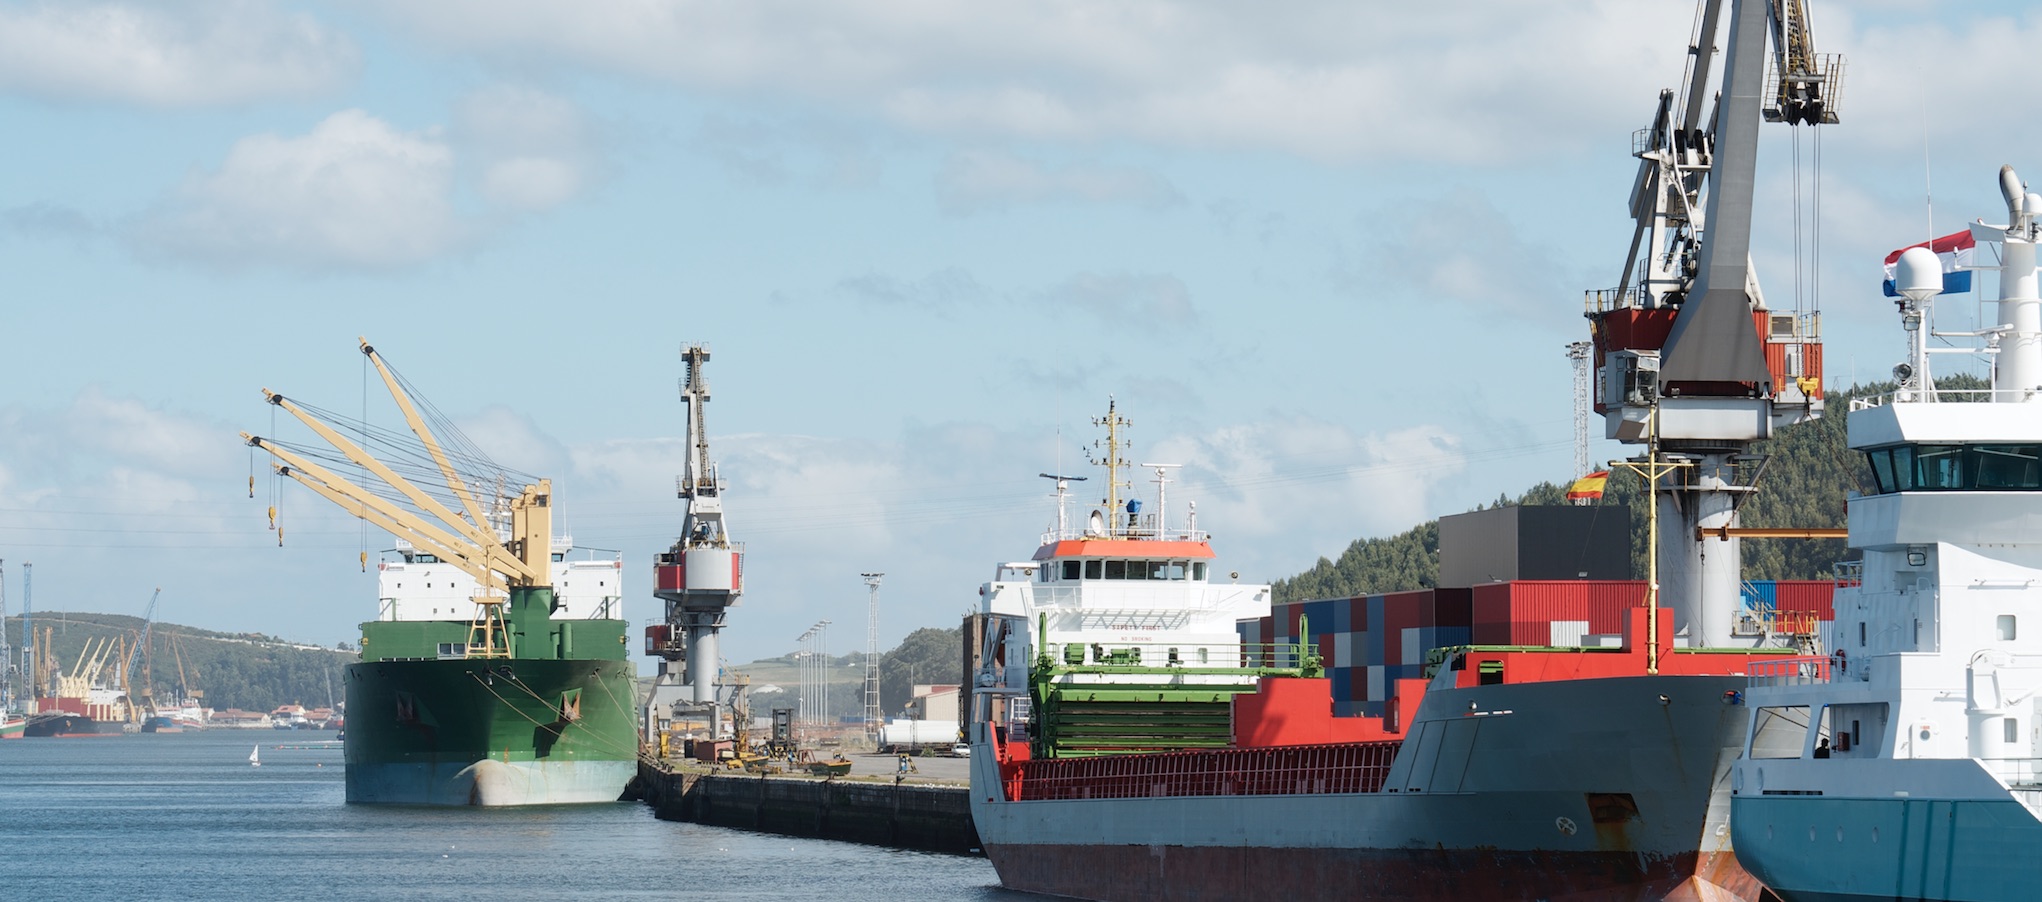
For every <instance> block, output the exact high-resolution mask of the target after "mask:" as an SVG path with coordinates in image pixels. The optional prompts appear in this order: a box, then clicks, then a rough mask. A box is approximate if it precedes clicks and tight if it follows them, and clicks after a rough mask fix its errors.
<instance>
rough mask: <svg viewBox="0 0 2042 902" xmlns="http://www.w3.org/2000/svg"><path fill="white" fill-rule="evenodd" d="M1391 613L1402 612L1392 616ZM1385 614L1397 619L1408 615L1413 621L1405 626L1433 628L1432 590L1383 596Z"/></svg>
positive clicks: (1387, 616)
mask: <svg viewBox="0 0 2042 902" xmlns="http://www.w3.org/2000/svg"><path fill="white" fill-rule="evenodd" d="M1391 611H1398V612H1401V613H1399V614H1391V613H1390V612H1391ZM1383 614H1384V616H1385V617H1386V618H1395V617H1399V616H1404V615H1405V614H1408V615H1409V616H1410V617H1412V618H1413V619H1412V620H1411V622H1409V623H1406V624H1404V625H1405V626H1433V625H1434V624H1433V622H1432V590H1431V589H1416V590H1413V591H1409V592H1391V593H1389V594H1387V595H1384V596H1383Z"/></svg>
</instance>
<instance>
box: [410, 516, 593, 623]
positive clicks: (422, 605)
mask: <svg viewBox="0 0 2042 902" xmlns="http://www.w3.org/2000/svg"><path fill="white" fill-rule="evenodd" d="M587 554H588V556H586V557H584V558H581V559H579V560H576V559H573V555H574V538H573V537H572V536H556V537H554V539H553V554H552V560H553V564H552V580H553V603H554V605H555V607H554V610H553V619H555V620H622V619H624V593H623V590H622V587H623V582H624V569H623V568H624V557H623V555H621V554H612V555H610V556H609V557H600V558H599V557H596V556H595V552H593V551H590V552H588V553H587ZM479 591H480V589H479V587H478V586H477V584H476V582H475V578H474V577H473V576H470V575H468V574H467V573H466V572H464V571H462V570H461V568H459V567H456V566H455V565H453V564H450V563H448V562H446V561H442V560H440V559H439V558H437V557H434V556H433V555H431V554H428V553H426V552H424V551H420V550H418V549H417V548H414V547H412V545H411V543H410V542H406V541H403V540H401V539H400V540H399V541H398V542H397V547H396V548H392V549H389V550H387V551H385V552H383V559H382V560H380V561H378V562H377V564H376V599H377V601H376V619H377V620H466V619H468V618H469V617H471V616H473V615H474V611H475V596H476V594H477V593H478V592H479Z"/></svg>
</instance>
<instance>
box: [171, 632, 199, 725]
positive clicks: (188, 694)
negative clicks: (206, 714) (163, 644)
mask: <svg viewBox="0 0 2042 902" xmlns="http://www.w3.org/2000/svg"><path fill="white" fill-rule="evenodd" d="M170 656H171V657H172V658H174V659H176V661H177V698H176V699H175V701H176V702H177V704H178V705H179V706H180V707H182V706H183V705H184V704H185V703H186V702H188V701H192V702H195V701H203V700H204V699H205V697H206V691H205V690H203V689H193V688H191V686H192V683H191V681H192V679H193V677H194V676H195V675H196V674H197V673H198V672H199V671H198V668H197V667H196V666H194V667H191V668H189V669H187V668H186V667H185V663H184V636H183V635H181V634H179V633H171V634H170Z"/></svg>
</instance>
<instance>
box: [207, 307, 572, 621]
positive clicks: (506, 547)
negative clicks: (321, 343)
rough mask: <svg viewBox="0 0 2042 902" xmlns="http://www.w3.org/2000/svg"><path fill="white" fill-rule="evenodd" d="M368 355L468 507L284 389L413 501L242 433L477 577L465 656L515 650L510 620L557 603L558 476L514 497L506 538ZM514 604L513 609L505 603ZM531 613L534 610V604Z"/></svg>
mask: <svg viewBox="0 0 2042 902" xmlns="http://www.w3.org/2000/svg"><path fill="white" fill-rule="evenodd" d="M361 351H362V354H363V355H364V356H366V357H367V358H368V359H369V362H370V363H372V364H374V366H375V367H376V372H377V373H378V374H380V375H381V376H382V379H383V385H384V387H385V388H387V389H388V390H389V392H390V397H391V398H392V399H394V400H395V401H396V402H397V407H398V409H399V410H400V411H402V412H403V414H404V420H405V423H406V425H407V426H409V427H410V429H411V432H412V434H413V435H414V436H416V437H417V438H418V440H419V442H420V443H421V444H422V445H423V446H424V447H425V450H426V453H427V454H429V455H430V456H431V458H432V462H433V464H434V465H435V466H436V467H437V468H438V470H439V473H440V476H441V478H442V479H443V480H444V481H445V484H446V488H447V491H448V492H450V493H451V494H452V495H453V497H454V499H455V500H456V502H457V504H458V506H459V507H460V508H461V512H460V513H456V512H455V511H453V510H450V509H449V508H448V507H447V506H446V505H444V504H442V503H441V502H440V501H439V500H438V499H436V498H434V497H433V496H432V495H430V494H428V493H427V492H426V491H425V490H424V489H423V488H421V487H419V486H418V485H417V484H415V483H413V482H412V481H411V480H409V479H406V478H405V477H403V476H400V475H398V473H397V472H396V471H395V470H394V469H392V468H391V467H390V465H388V464H386V463H384V462H383V461H381V460H378V459H376V457H375V456H374V455H372V454H370V453H369V452H368V451H366V450H364V449H363V448H362V447H361V446H359V445H357V444H355V443H354V442H353V441H352V440H350V439H349V438H348V437H347V436H345V435H343V434H342V433H341V432H340V431H339V430H337V429H335V428H334V427H333V426H331V425H329V424H328V423H326V422H325V421H323V420H322V419H321V418H320V417H319V416H317V415H315V414H314V413H313V412H311V411H309V410H307V409H305V408H304V407H302V406H300V405H299V404H297V403H296V402H293V401H291V400H290V399H289V398H286V397H284V396H283V395H280V394H277V393H275V392H272V391H270V390H269V389H263V390H262V394H263V397H264V398H266V399H268V401H269V402H270V403H271V404H273V405H275V406H277V407H280V408H282V409H283V410H284V411H286V412H288V413H289V414H291V415H292V416H294V417H296V418H297V419H298V421H299V422H302V423H304V424H305V425H306V426H308V427H310V428H311V429H312V431H313V432H314V433H316V434H318V436H319V437H320V438H322V439H325V440H326V442H327V443H328V444H330V445H332V446H333V448H334V450H336V451H339V452H340V453H341V454H342V455H344V456H345V457H346V458H347V459H348V460H349V461H350V462H352V463H354V464H355V465H357V466H360V467H362V468H363V469H365V470H367V471H368V472H369V473H371V474H373V475H375V476H376V478H377V479H380V480H381V481H382V482H383V483H384V484H385V485H387V486H389V487H390V488H391V489H394V490H396V492H397V494H399V495H401V496H402V497H403V498H404V499H405V500H407V501H409V502H410V504H411V507H406V506H404V505H400V504H399V503H397V502H396V501H394V500H392V499H389V498H387V497H385V496H384V495H383V494H381V493H379V492H376V491H374V490H372V489H370V488H367V487H363V486H360V485H357V484H355V483H354V482H353V481H351V480H349V479H347V478H346V477H344V476H341V475H340V474H338V473H335V472H333V471H332V470H330V469H327V468H326V467H323V466H321V465H319V464H318V463H315V462H314V461H312V460H310V459H308V458H307V457H306V456H305V455H303V454H299V453H297V452H294V451H292V450H290V449H289V448H286V447H284V446H282V445H280V444H278V443H277V442H276V441H275V440H274V439H269V438H264V437H261V436H256V435H250V434H248V433H246V432H244V433H241V438H242V439H243V440H244V441H246V442H247V443H248V444H250V445H252V446H255V447H258V448H261V449H263V450H264V451H268V452H269V453H270V454H271V455H272V456H273V457H274V458H275V461H272V464H271V465H272V466H273V467H274V468H275V469H276V472H277V473H279V474H281V475H284V476H288V477H290V478H292V479H294V480H296V481H297V482H298V483H299V484H301V485H303V486H305V487H306V488H309V489H311V490H312V491H313V492H314V493H315V494H318V495H319V496H320V497H323V498H325V499H327V500H328V501H332V502H333V503H335V504H337V505H340V507H341V508H342V509H344V510H346V511H348V512H349V513H352V514H354V515H355V516H357V517H360V518H362V519H364V520H367V521H369V522H370V523H374V524H376V525H377V526H380V527H382V528H383V529H386V530H388V531H390V532H391V533H392V534H394V535H396V536H397V537H398V538H400V539H404V540H407V541H409V542H411V544H412V545H413V546H414V547H416V548H418V549H420V550H422V551H426V552H429V553H431V554H434V555H437V556H438V557H439V558H440V560H443V561H446V562H448V563H450V564H453V565H454V566H456V567H458V568H460V569H461V571H462V572H464V573H467V574H468V575H469V576H472V577H474V578H475V581H476V583H477V584H478V586H479V588H478V590H477V592H476V595H475V596H474V599H473V600H474V602H475V616H474V619H473V622H472V626H471V629H470V631H469V639H468V643H467V645H466V648H465V655H466V656H467V657H471V658H507V657H510V656H511V651H512V649H511V647H510V642H511V637H510V627H509V625H508V622H507V620H506V617H507V616H508V617H509V618H511V619H516V618H518V617H520V616H526V615H528V614H530V615H536V616H538V617H541V618H543V617H545V616H546V615H547V614H548V613H549V609H550V607H551V592H550V591H546V592H534V591H533V590H550V588H551V567H552V563H551V557H550V555H551V552H552V538H551V535H552V496H553V487H552V481H551V480H547V479H540V480H538V481H537V483H536V484H532V485H527V486H525V487H524V488H523V490H522V491H520V492H519V493H518V495H517V496H516V497H513V498H510V499H509V509H510V530H509V533H508V536H507V537H504V536H499V535H498V534H497V532H496V529H495V528H494V527H493V526H491V524H490V520H489V518H488V516H487V515H486V514H485V513H484V510H483V505H482V503H481V501H480V500H479V499H478V498H477V497H476V495H475V493H474V492H473V491H472V490H471V489H470V488H469V486H468V484H467V481H466V480H463V479H462V478H461V475H460V473H459V472H458V471H456V469H455V468H454V465H453V463H452V461H451V460H450V459H449V458H448V456H447V452H446V451H445V450H444V449H443V448H442V447H441V445H440V442H439V441H438V440H437V439H436V438H434V436H433V432H432V429H431V428H429V427H428V426H427V425H426V423H425V420H424V419H423V418H422V417H421V416H420V415H419V413H418V409H417V407H416V406H415V405H414V404H413V403H412V400H411V397H410V395H409V394H407V393H406V392H405V390H404V388H403V387H402V386H400V385H399V384H398V379H397V377H396V375H395V374H393V373H392V372H391V370H390V367H389V366H388V364H386V363H385V362H384V361H383V358H382V356H381V355H379V354H377V353H376V349H375V347H373V346H371V345H370V344H369V342H368V339H366V338H364V339H361ZM506 606H508V607H509V608H510V609H511V610H510V612H509V614H508V615H507V614H506V611H505V608H506ZM528 608H529V609H531V610H529V611H528V610H527V609H528Z"/></svg>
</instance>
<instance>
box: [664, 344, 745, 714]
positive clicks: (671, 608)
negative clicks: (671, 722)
mask: <svg viewBox="0 0 2042 902" xmlns="http://www.w3.org/2000/svg"><path fill="white" fill-rule="evenodd" d="M681 359H682V361H683V364H684V367H685V370H686V372H685V373H684V375H683V376H682V378H681V403H683V404H685V405H687V408H688V449H689V450H688V460H687V469H686V471H685V472H684V473H683V474H682V475H681V478H680V481H679V485H678V489H679V491H678V494H679V496H680V498H681V500H683V501H686V502H687V505H688V511H687V515H686V517H685V518H684V519H683V520H682V521H681V535H680V538H677V539H675V540H674V544H673V547H671V548H668V549H667V550H666V551H664V552H662V553H661V554H660V555H659V557H658V558H657V559H656V560H655V561H654V563H653V576H654V579H653V587H654V588H653V594H654V595H656V596H658V597H659V598H660V599H661V600H662V601H665V602H666V622H665V623H663V624H660V625H658V626H653V627H650V628H648V629H647V631H646V637H645V638H646V641H645V644H646V653H647V654H651V655H655V656H657V657H658V658H659V659H660V662H659V673H658V674H657V675H656V676H655V677H654V679H653V685H652V696H651V698H650V699H649V700H648V701H647V710H646V718H647V723H646V727H647V735H651V734H652V733H654V732H656V731H657V730H658V728H659V721H660V720H661V719H662V715H667V714H670V712H672V711H673V710H674V707H675V705H676V703H682V702H685V703H692V705H693V706H696V707H699V708H706V709H708V710H709V711H710V712H711V713H710V721H711V724H712V730H715V729H719V728H717V727H716V726H715V723H716V718H715V714H714V709H715V705H716V674H717V666H718V660H719V659H718V655H717V648H716V646H717V641H716V640H717V636H718V634H719V633H721V632H722V630H723V619H724V615H725V613H726V612H727V611H728V610H729V609H730V608H732V607H735V606H736V605H737V603H738V599H739V596H740V595H742V594H743V592H744V545H743V544H742V543H738V542H733V541H731V540H730V532H729V529H728V528H727V526H726V524H725V523H724V520H723V492H724V489H725V488H727V485H726V484H725V483H724V482H723V480H722V479H721V478H720V477H719V476H718V475H717V472H716V464H715V463H714V462H712V461H710V459H709V436H708V432H707V431H706V430H705V427H704V419H703V413H702V408H703V405H705V404H707V403H708V401H709V383H708V381H707V380H706V379H705V378H704V377H703V375H702V368H703V365H704V364H707V363H708V362H709V347H708V346H707V345H699V344H691V345H687V346H685V347H683V348H681ZM682 687H685V688H686V691H685V692H683V691H682ZM717 738H722V737H721V736H720V735H719V736H718V737H717Z"/></svg>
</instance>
